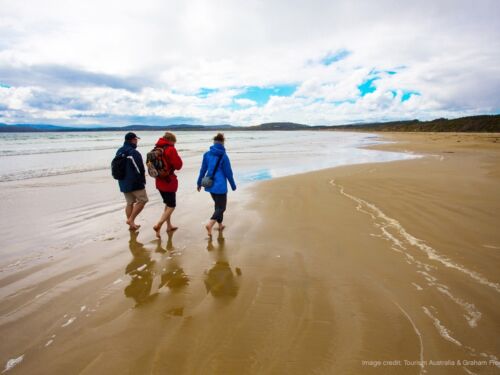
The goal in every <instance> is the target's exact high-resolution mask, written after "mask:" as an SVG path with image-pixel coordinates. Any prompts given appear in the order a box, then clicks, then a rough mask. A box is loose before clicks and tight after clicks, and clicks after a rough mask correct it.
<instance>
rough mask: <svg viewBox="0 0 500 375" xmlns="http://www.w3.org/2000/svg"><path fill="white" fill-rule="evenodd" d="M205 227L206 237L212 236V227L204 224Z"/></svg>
mask: <svg viewBox="0 0 500 375" xmlns="http://www.w3.org/2000/svg"><path fill="white" fill-rule="evenodd" d="M205 229H206V230H207V233H208V237H212V228H211V227H210V225H208V224H207V225H205Z"/></svg>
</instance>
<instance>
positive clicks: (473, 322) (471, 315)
mask: <svg viewBox="0 0 500 375" xmlns="http://www.w3.org/2000/svg"><path fill="white" fill-rule="evenodd" d="M437 290H439V291H440V292H441V293H443V294H445V295H447V296H448V297H450V299H451V300H452V301H453V302H455V303H456V304H457V305H459V306H460V307H462V308H463V309H464V310H465V315H464V316H465V319H466V320H467V323H469V326H471V327H472V328H474V327H477V322H478V321H479V319H481V315H482V314H481V312H480V311H479V310H478V309H477V308H476V306H475V305H474V304H473V303H469V302H466V301H464V300H462V299H460V298H458V297H455V296H454V295H453V294H451V293H450V291H449V290H448V289H445V288H443V287H442V286H438V287H437Z"/></svg>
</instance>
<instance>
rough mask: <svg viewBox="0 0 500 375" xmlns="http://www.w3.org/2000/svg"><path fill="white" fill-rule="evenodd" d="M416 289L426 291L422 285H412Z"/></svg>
mask: <svg viewBox="0 0 500 375" xmlns="http://www.w3.org/2000/svg"><path fill="white" fill-rule="evenodd" d="M411 284H412V285H413V286H414V287H415V288H417V290H424V288H422V287H421V286H420V285H418V284H417V283H411Z"/></svg>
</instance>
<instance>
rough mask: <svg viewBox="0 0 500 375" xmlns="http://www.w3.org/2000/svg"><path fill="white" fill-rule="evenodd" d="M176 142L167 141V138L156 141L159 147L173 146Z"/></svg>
mask: <svg viewBox="0 0 500 375" xmlns="http://www.w3.org/2000/svg"><path fill="white" fill-rule="evenodd" d="M173 145H174V144H173V143H172V142H170V141H167V140H166V139H165V138H163V137H162V138H159V139H158V141H157V142H156V146H157V147H165V146H173Z"/></svg>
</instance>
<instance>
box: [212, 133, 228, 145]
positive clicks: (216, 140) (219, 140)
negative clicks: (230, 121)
mask: <svg viewBox="0 0 500 375" xmlns="http://www.w3.org/2000/svg"><path fill="white" fill-rule="evenodd" d="M225 140H226V138H224V134H223V133H217V135H216V136H215V137H214V143H221V144H224V141H225Z"/></svg>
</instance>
